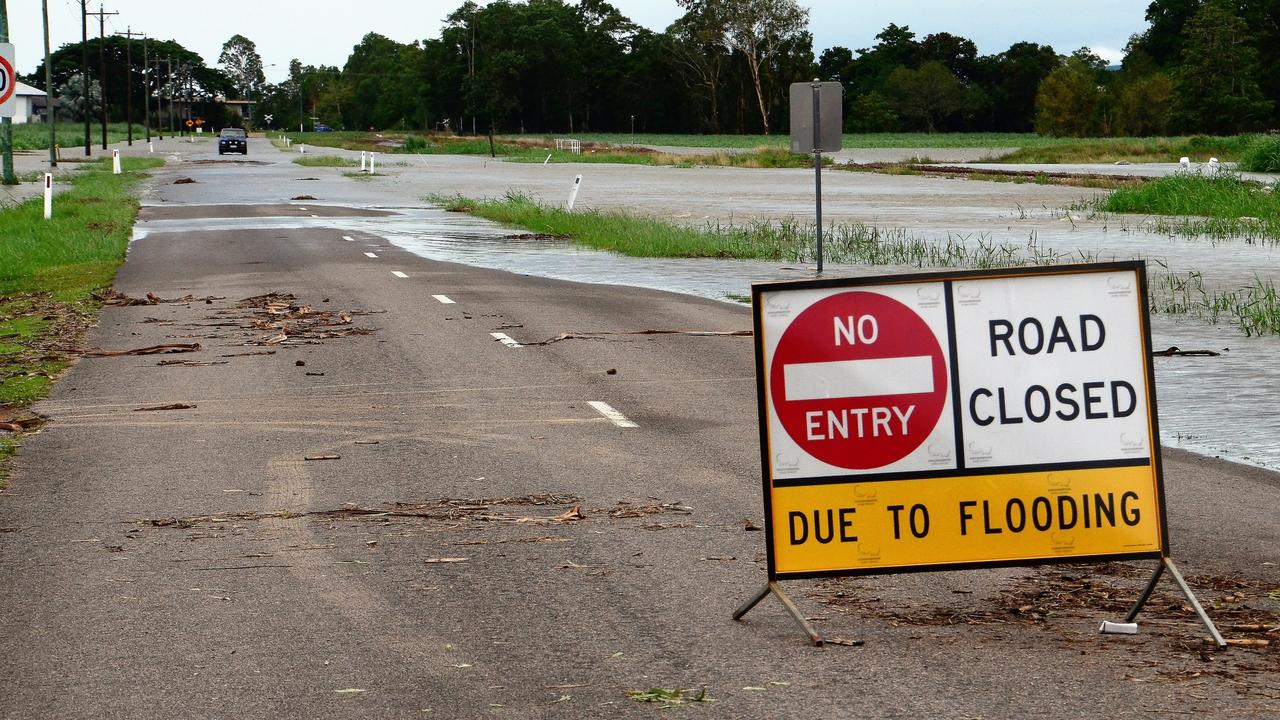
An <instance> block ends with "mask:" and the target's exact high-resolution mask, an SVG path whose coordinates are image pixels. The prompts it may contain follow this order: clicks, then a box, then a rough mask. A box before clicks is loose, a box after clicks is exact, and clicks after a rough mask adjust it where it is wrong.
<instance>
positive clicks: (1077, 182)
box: [836, 160, 1146, 190]
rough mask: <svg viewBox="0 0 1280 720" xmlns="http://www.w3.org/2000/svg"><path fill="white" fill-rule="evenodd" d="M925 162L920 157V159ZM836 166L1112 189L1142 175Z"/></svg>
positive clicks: (1135, 182)
mask: <svg viewBox="0 0 1280 720" xmlns="http://www.w3.org/2000/svg"><path fill="white" fill-rule="evenodd" d="M924 162H928V161H927V160H922V161H921V163H924ZM836 169H838V170H848V171H850V172H874V173H881V174H884V175H918V176H925V177H940V178H946V179H948V180H958V179H963V180H982V181H986V182H1003V183H1013V184H1015V185H1022V184H1027V183H1032V184H1035V185H1064V186H1069V187H1083V188H1095V189H1101V190H1114V189H1116V188H1121V187H1127V186H1130V185H1140V184H1142V183H1143V182H1145V181H1146V178H1143V177H1136V176H1120V175H1082V174H1072V173H1049V172H1039V171H1030V170H980V169H978V168H971V167H965V166H961V165H954V166H948V165H925V164H919V163H849V164H844V165H837V166H836Z"/></svg>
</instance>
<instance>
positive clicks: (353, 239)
mask: <svg viewBox="0 0 1280 720" xmlns="http://www.w3.org/2000/svg"><path fill="white" fill-rule="evenodd" d="M342 239H343V240H346V241H347V242H355V241H356V239H355V238H353V237H351V236H350V235H343V236H342Z"/></svg>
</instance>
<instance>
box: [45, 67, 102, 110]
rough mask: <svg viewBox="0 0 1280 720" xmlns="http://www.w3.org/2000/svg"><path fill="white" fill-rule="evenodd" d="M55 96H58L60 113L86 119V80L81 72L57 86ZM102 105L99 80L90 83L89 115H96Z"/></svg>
mask: <svg viewBox="0 0 1280 720" xmlns="http://www.w3.org/2000/svg"><path fill="white" fill-rule="evenodd" d="M56 88H57V89H56V90H54V93H53V94H54V96H55V97H57V98H58V101H57V102H58V114H59V115H62V116H63V117H70V118H71V119H73V120H77V121H82V120H84V113H85V98H84V80H83V79H82V77H81V75H80V74H79V73H76V74H75V75H71V76H69V77H68V78H67V80H66V82H64V83H62V84H61V85H58V86H56ZM101 107H102V85H101V84H99V83H98V81H97V80H93V81H90V83H89V116H90V117H96V116H97V113H98V110H99V109H100V108H101Z"/></svg>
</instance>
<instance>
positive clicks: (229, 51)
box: [218, 34, 267, 99]
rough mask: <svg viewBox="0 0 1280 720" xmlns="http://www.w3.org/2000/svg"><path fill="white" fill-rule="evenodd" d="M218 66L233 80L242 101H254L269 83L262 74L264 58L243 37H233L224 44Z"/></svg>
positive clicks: (250, 42)
mask: <svg viewBox="0 0 1280 720" xmlns="http://www.w3.org/2000/svg"><path fill="white" fill-rule="evenodd" d="M218 64H219V65H221V66H222V67H223V68H224V72H226V73H227V77H229V78H230V79H231V83H232V85H233V86H234V87H235V89H236V92H237V93H238V94H239V97H240V99H252V98H253V97H254V96H256V95H258V94H259V92H260V90H261V88H262V86H263V85H265V84H266V83H267V80H266V78H265V77H264V76H263V74H262V57H261V56H259V55H258V48H257V46H256V45H254V44H253V41H252V40H250V39H249V38H247V37H245V36H243V35H239V34H237V35H232V36H231V39H230V40H227V41H226V42H225V43H223V44H222V54H220V55H218Z"/></svg>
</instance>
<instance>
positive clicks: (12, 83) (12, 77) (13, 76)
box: [0, 43, 18, 117]
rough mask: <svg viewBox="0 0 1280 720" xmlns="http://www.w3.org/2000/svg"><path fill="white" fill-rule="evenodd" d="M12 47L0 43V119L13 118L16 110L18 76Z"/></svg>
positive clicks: (8, 44)
mask: <svg viewBox="0 0 1280 720" xmlns="http://www.w3.org/2000/svg"><path fill="white" fill-rule="evenodd" d="M14 62H15V61H14V58H13V45H12V44H10V43H0V117H13V116H14V114H15V113H16V112H17V110H18V99H17V98H16V97H14V92H15V91H17V89H18V74H17V73H16V72H15V71H14V69H13V67H14Z"/></svg>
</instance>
